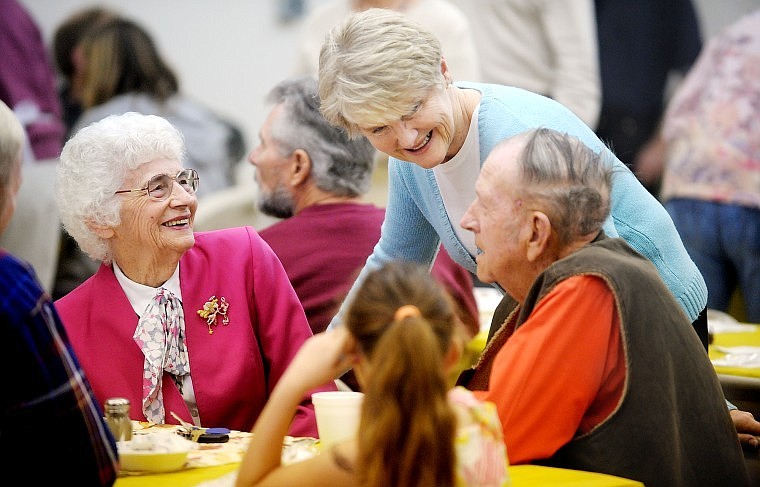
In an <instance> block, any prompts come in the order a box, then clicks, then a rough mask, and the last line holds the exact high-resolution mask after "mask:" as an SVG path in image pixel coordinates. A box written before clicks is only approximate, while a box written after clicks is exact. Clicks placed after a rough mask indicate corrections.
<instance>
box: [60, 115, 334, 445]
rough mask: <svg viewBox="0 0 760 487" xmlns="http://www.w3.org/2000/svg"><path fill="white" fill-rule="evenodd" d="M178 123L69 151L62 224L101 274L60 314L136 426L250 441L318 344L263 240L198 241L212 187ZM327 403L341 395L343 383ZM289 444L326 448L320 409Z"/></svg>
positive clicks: (92, 131) (109, 128) (99, 382)
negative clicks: (320, 442) (205, 185)
mask: <svg viewBox="0 0 760 487" xmlns="http://www.w3.org/2000/svg"><path fill="white" fill-rule="evenodd" d="M184 150H185V147H184V143H183V140H182V135H181V134H180V132H179V130H178V129H177V128H175V127H173V126H172V125H171V124H170V123H169V122H168V121H167V120H166V119H164V118H161V117H157V116H154V115H142V114H138V113H134V112H129V113H126V114H122V115H112V116H109V117H106V118H104V119H103V120H100V121H98V122H94V123H93V124H92V125H88V126H87V127H85V128H83V129H81V130H80V131H78V132H77V133H76V135H74V137H72V138H71V139H69V141H68V142H67V143H66V145H65V146H64V149H63V152H62V154H61V162H60V165H59V168H58V178H57V200H58V205H59V207H60V209H61V219H62V221H63V224H64V227H65V228H66V231H68V232H69V233H70V234H71V235H72V236H73V237H74V239H75V240H76V241H77V243H78V244H79V246H80V247H81V248H82V249H83V250H84V251H85V252H87V253H88V255H90V257H91V258H92V259H94V260H97V261H100V262H102V264H101V266H100V268H99V269H98V272H97V273H96V274H95V275H94V276H92V277H91V278H90V279H88V280H87V281H85V282H84V283H82V284H81V285H80V286H79V287H77V288H76V289H74V290H73V291H71V292H70V293H69V294H67V295H66V296H64V297H63V298H61V299H59V300H58V301H56V305H57V307H58V309H59V312H60V314H61V317H62V318H63V321H64V324H65V326H66V328H67V332H68V333H69V337H70V338H71V342H72V344H73V346H74V349H75V350H76V352H77V354H78V356H79V358H80V360H81V362H82V366H83V367H84V369H85V371H87V373H88V374H89V377H90V382H91V384H92V386H93V389H94V391H95V395H96V397H98V398H99V400H100V401H101V402H103V401H105V399H106V398H108V397H114V396H116V397H124V398H127V399H129V401H130V402H131V403H132V405H133V407H132V408H130V417H131V418H132V419H134V420H139V421H151V422H153V423H156V424H163V423H171V424H176V422H177V420H176V419H175V418H173V417H172V416H171V414H170V413H171V412H174V413H177V414H178V415H179V416H180V417H181V418H182V419H184V420H185V421H188V422H190V423H193V424H195V425H196V426H202V425H204V426H207V427H211V426H224V427H227V428H230V429H237V430H241V431H249V430H250V429H251V427H253V423H254V421H255V420H256V418H257V417H258V415H259V413H260V411H261V409H262V408H263V407H264V404H265V403H266V401H267V399H268V398H269V395H270V393H271V392H272V389H273V388H274V385H275V384H276V383H277V381H278V380H279V378H280V376H281V375H282V373H283V372H284V371H285V368H286V367H287V365H288V363H290V360H291V359H292V357H293V356H294V355H295V353H296V351H297V350H298V348H299V346H300V345H301V343H303V341H304V340H306V338H308V337H310V336H311V335H312V333H311V330H310V329H309V324H308V322H307V321H306V316H305V315H304V312H303V308H302V307H301V304H300V303H299V301H298V296H296V293H295V292H294V291H293V287H292V286H291V285H290V282H289V281H288V277H287V275H286V274H285V271H284V270H283V268H282V264H280V261H279V260H278V259H277V256H276V255H275V254H274V253H273V252H272V250H271V249H270V248H269V246H268V245H267V244H266V243H265V242H264V241H263V240H261V238H259V236H258V235H257V234H256V232H255V231H254V230H253V229H252V228H251V227H238V228H232V229H225V230H219V231H215V232H202V233H195V232H194V231H193V219H194V216H195V212H196V209H197V206H198V200H197V198H196V191H197V189H198V184H199V177H198V174H197V172H195V171H194V170H193V169H188V168H184V167H183V164H182V158H183V155H184ZM323 389H325V390H335V385H334V384H333V383H330V384H326V385H325V387H324V388H323ZM290 431H291V432H292V433H291V434H293V435H294V436H317V430H316V424H315V421H314V410H313V407H312V405H311V398H310V396H308V395H307V396H305V397H304V398H303V400H302V401H300V404H299V406H298V411H297V414H296V418H295V419H294V421H293V423H292V425H291V429H290Z"/></svg>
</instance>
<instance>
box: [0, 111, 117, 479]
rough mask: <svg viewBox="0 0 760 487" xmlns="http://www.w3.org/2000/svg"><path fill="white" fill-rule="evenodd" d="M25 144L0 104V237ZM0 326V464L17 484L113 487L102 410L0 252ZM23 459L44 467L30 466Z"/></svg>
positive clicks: (45, 307)
mask: <svg viewBox="0 0 760 487" xmlns="http://www.w3.org/2000/svg"><path fill="white" fill-rule="evenodd" d="M24 144H25V134H24V129H23V128H22V126H21V124H20V122H19V121H18V120H17V119H16V117H15V116H14V114H13V112H12V111H11V110H10V108H9V107H8V106H7V105H6V104H5V103H3V102H1V101H0V234H2V233H3V231H4V230H5V228H6V226H7V225H8V223H9V221H10V219H11V216H12V215H13V212H14V211H15V209H16V194H17V192H18V190H19V187H20V186H21V178H22V176H21V164H22V162H21V160H22V153H23V147H24ZM0 324H1V325H2V332H3V338H4V343H5V344H6V345H7V347H8V349H7V350H6V351H5V352H4V353H3V358H2V365H0V366H2V367H3V370H6V371H14V372H13V373H8V374H6V377H5V378H4V382H5V385H6V387H7V388H6V390H5V391H4V392H3V399H2V412H0V437H1V438H3V441H2V447H0V455H2V458H3V462H4V464H5V465H14V466H19V465H24V466H29V467H30V468H28V469H25V470H24V481H25V482H28V483H30V484H33V485H55V484H58V483H62V482H63V483H72V482H73V483H75V484H76V485H105V486H107V485H112V484H113V483H114V481H115V480H116V472H117V470H118V463H117V461H118V458H117V450H116V443H115V442H114V439H113V437H112V435H111V433H110V431H109V429H108V425H107V424H106V422H105V420H104V419H103V410H102V409H101V406H100V404H99V403H98V402H97V401H96V399H95V397H94V395H93V393H92V390H91V388H90V384H89V382H88V381H87V377H86V374H85V373H84V372H83V371H82V369H81V367H80V365H79V362H78V360H77V357H76V355H75V354H74V351H73V350H72V347H71V345H70V343H69V340H68V337H67V335H66V331H65V330H64V328H63V325H62V324H61V319H60V317H59V316H58V313H57V311H56V309H55V307H54V305H53V303H52V301H51V300H50V297H49V295H48V294H47V293H46V292H45V291H44V290H43V289H42V285H41V284H40V283H39V282H38V281H37V278H36V276H35V273H34V270H33V269H32V268H31V266H29V265H28V264H27V263H26V262H23V261H22V260H19V259H17V258H16V257H14V256H13V255H12V254H10V253H8V252H7V250H5V249H0ZM41 439H43V440H42V441H41ZM30 452H35V453H36V454H38V455H41V456H42V457H44V466H42V465H40V464H39V462H37V464H36V465H34V466H30V465H29V461H30ZM32 456H34V455H32ZM67 481H68V482H67Z"/></svg>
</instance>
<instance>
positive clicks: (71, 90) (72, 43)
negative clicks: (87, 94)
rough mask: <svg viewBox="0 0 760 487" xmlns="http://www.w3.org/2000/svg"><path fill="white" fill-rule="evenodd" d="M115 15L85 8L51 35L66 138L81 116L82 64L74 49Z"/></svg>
mask: <svg viewBox="0 0 760 487" xmlns="http://www.w3.org/2000/svg"><path fill="white" fill-rule="evenodd" d="M117 16H118V14H117V13H116V12H115V11H113V10H111V9H109V8H106V7H103V6H100V5H98V6H92V7H85V8H83V9H81V10H77V11H75V12H74V13H72V14H71V15H70V16H68V17H67V18H66V19H65V20H64V21H63V22H62V23H61V24H60V25H58V26H57V27H56V29H55V32H53V45H52V50H53V60H54V61H55V67H56V69H57V71H58V74H59V80H58V96H59V97H60V99H61V104H62V106H63V121H64V123H65V124H66V132H67V137H66V138H68V136H69V135H71V130H72V129H73V127H74V125H75V124H76V121H77V119H78V118H79V117H80V116H81V115H82V101H81V97H82V95H81V91H82V82H83V79H82V77H83V75H84V73H83V71H82V70H83V69H84V61H83V60H82V59H79V58H78V57H77V56H76V55H75V53H77V51H76V47H77V45H78V44H79V41H80V40H81V39H82V37H84V35H85V34H87V32H89V31H90V30H92V29H93V28H94V27H97V26H99V25H102V24H104V23H105V22H107V21H109V20H111V19H114V18H116V17H117ZM78 55H81V51H80V52H78Z"/></svg>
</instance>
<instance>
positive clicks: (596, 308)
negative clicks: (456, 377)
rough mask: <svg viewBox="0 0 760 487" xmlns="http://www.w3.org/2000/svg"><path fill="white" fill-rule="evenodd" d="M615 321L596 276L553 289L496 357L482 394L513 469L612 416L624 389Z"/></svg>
mask: <svg viewBox="0 0 760 487" xmlns="http://www.w3.org/2000/svg"><path fill="white" fill-rule="evenodd" d="M622 352H623V349H622V342H621V339H620V318H619V316H618V313H617V309H616V307H615V299H614V296H613V294H612V291H611V290H610V288H609V287H608V286H607V284H606V283H605V282H604V281H603V280H602V279H600V278H598V277H594V276H574V277H571V278H569V279H567V280H565V281H563V282H561V283H559V284H558V285H557V286H556V287H555V288H554V289H552V291H551V292H550V293H549V294H547V295H546V296H545V297H544V298H543V299H542V300H541V301H540V302H539V303H538V304H537V305H536V307H535V308H534V310H533V313H532V314H531V315H530V317H529V318H528V320H527V321H525V323H523V324H522V325H521V326H520V327H519V328H518V329H517V331H515V333H514V335H512V336H511V337H510V338H509V340H507V342H506V343H505V344H504V346H503V347H502V349H501V350H500V351H499V353H498V354H497V356H496V358H495V360H494V363H493V368H492V369H491V376H490V382H489V383H490V386H489V390H488V391H479V392H475V394H476V397H478V398H479V399H482V400H486V401H491V402H493V403H494V404H496V408H497V410H498V412H499V418H500V419H501V423H502V427H503V429H504V441H505V443H506V445H507V455H508V456H509V461H510V463H511V464H520V463H529V462H531V461H534V460H538V459H543V458H548V457H550V456H551V455H552V454H554V453H555V452H556V451H557V450H558V449H559V448H560V447H561V446H562V445H564V444H566V443H568V442H569V441H570V440H571V439H572V438H573V437H575V436H576V435H578V434H581V433H584V432H587V431H589V430H590V429H592V428H593V427H594V426H595V425H597V424H599V423H600V422H601V421H603V420H604V419H605V418H607V417H608V416H609V415H610V414H611V413H612V411H614V409H615V407H616V406H617V404H618V402H619V401H620V398H621V396H622V393H623V387H624V384H625V373H626V369H625V355H624V353H622Z"/></svg>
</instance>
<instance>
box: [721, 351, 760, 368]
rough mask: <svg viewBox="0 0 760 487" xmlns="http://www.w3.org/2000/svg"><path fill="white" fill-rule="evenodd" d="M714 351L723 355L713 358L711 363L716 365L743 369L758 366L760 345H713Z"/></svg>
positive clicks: (759, 363) (759, 362)
mask: <svg viewBox="0 0 760 487" xmlns="http://www.w3.org/2000/svg"><path fill="white" fill-rule="evenodd" d="M713 349H714V350H715V351H718V352H723V353H725V354H726V356H725V357H721V358H719V359H714V360H713V361H712V363H713V365H717V366H718V367H738V368H744V369H757V368H760V347H749V346H740V347H720V346H715V347H713Z"/></svg>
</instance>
